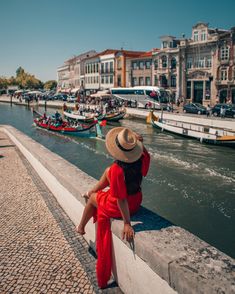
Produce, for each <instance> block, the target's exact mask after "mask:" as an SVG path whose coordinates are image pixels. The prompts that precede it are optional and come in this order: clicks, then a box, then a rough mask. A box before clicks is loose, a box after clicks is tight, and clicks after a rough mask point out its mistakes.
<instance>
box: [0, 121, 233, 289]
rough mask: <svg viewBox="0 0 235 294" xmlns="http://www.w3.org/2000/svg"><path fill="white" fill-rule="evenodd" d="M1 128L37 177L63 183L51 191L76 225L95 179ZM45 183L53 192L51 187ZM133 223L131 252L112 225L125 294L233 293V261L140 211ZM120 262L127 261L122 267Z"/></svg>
mask: <svg viewBox="0 0 235 294" xmlns="http://www.w3.org/2000/svg"><path fill="white" fill-rule="evenodd" d="M3 129H4V131H5V132H6V133H7V134H8V135H9V136H10V138H11V139H12V140H13V141H14V142H15V144H16V145H17V146H18V147H19V149H20V150H21V152H22V153H25V154H24V155H25V156H26V158H27V159H28V160H29V161H31V164H32V165H33V167H34V168H35V169H36V170H37V171H38V172H39V175H40V172H41V173H42V172H43V171H44V172H45V171H46V172H48V175H49V174H51V175H52V180H53V181H55V180H56V181H58V183H57V184H56V185H57V186H59V185H61V189H62V190H59V191H52V193H54V194H55V196H56V197H57V196H58V194H60V195H59V198H58V197H57V200H58V201H59V203H60V204H61V206H62V207H63V208H64V209H65V211H66V213H67V214H68V215H69V217H70V218H71V219H72V220H73V221H74V223H76V222H78V217H79V213H81V210H80V211H79V209H80V208H79V206H77V203H81V202H82V203H83V204H84V199H83V198H82V197H81V195H82V194H83V193H84V192H85V191H86V190H87V189H88V187H90V186H91V185H93V184H94V183H95V182H96V180H95V179H93V178H92V177H90V176H88V175H87V174H85V173H84V172H82V171H81V170H79V169H78V168H77V167H75V166H74V165H72V164H71V163H69V162H67V161H66V160H64V159H63V158H61V157H60V156H58V155H56V154H55V153H52V152H51V151H49V150H48V149H47V148H45V147H44V146H42V145H40V144H39V143H36V142H35V141H33V140H32V139H31V138H29V137H27V136H26V135H24V134H23V133H21V132H20V131H18V130H16V129H15V128H13V127H10V126H3ZM27 152H28V153H27ZM37 162H38V163H37ZM40 176H41V177H42V175H40ZM52 180H51V181H52ZM79 180H81V181H79ZM44 181H47V179H45V178H44ZM48 181H49V177H48ZM78 181H79V184H78ZM46 184H47V185H48V187H49V188H51V189H52V190H53V185H50V183H46ZM54 185H55V183H54ZM62 191H63V192H62ZM63 193H64V195H61V194H63ZM71 196H72V197H75V199H72V200H71V203H72V204H71V205H72V206H73V212H72V211H71V210H72V209H71V206H70V207H69V208H67V206H66V202H69V201H70V198H69V197H71ZM60 197H62V198H63V197H64V198H65V199H64V200H63V201H65V202H63V201H62V202H60V201H61V200H60ZM66 197H67V198H66ZM64 204H65V207H64V206H63V205H64ZM79 205H80V204H79ZM74 214H77V216H76V215H75V216H74ZM132 221H133V224H134V227H135V231H136V238H135V249H134V250H135V251H134V254H133V252H132V251H131V250H130V249H129V245H128V244H125V243H124V242H123V241H121V238H120V233H121V229H122V222H121V221H120V220H113V221H112V231H113V234H114V235H113V240H114V258H115V265H116V269H114V272H115V277H116V280H117V281H118V282H119V285H120V287H121V288H122V290H123V291H124V292H125V293H154V291H155V293H156V289H158V292H157V293H175V291H177V292H178V293H183V294H184V293H226V294H227V293H229V294H230V293H235V274H234V268H235V263H234V260H233V259H232V258H230V257H228V256H227V255H225V254H224V253H222V252H220V251H218V250H217V249H215V248H214V247H212V246H210V245H209V244H207V243H205V242H204V241H202V240H200V239H199V238H197V237H196V236H194V235H192V234H191V233H189V232H187V231H186V230H184V229H182V228H180V227H177V226H175V225H173V224H171V223H170V222H168V221H167V220H165V219H163V218H161V217H160V216H158V215H156V214H154V213H153V212H151V211H149V210H147V209H145V208H143V207H142V208H141V209H140V211H139V212H138V214H136V215H135V216H134V217H133V218H132ZM92 230H93V231H94V226H93V225H92V224H90V229H89V230H88V231H87V234H86V240H87V241H88V242H89V243H90V244H91V245H92V244H93V245H94V242H95V238H94V235H95V233H94V232H91V231H92ZM123 252H125V253H123ZM123 254H125V257H123ZM124 260H130V262H129V263H128V264H125V263H124ZM126 263H127V262H126ZM161 278H162V279H164V280H162V279H161ZM145 279H146V281H145ZM165 281H166V282H167V283H166V282H165ZM156 287H157V288H156ZM173 289H174V290H175V291H174V290H173ZM143 290H144V292H143Z"/></svg>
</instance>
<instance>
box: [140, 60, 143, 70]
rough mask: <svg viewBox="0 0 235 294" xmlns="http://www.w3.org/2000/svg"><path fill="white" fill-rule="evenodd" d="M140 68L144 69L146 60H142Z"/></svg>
mask: <svg viewBox="0 0 235 294" xmlns="http://www.w3.org/2000/svg"><path fill="white" fill-rule="evenodd" d="M140 69H144V62H143V61H140Z"/></svg>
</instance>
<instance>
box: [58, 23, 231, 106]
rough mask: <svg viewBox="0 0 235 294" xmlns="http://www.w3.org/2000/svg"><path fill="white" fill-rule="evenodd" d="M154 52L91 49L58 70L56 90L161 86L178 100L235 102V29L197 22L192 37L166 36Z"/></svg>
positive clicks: (209, 102) (92, 90) (207, 102)
mask: <svg viewBox="0 0 235 294" xmlns="http://www.w3.org/2000/svg"><path fill="white" fill-rule="evenodd" d="M160 40H161V48H160V49H152V50H151V51H147V52H141V51H127V50H123V49H120V50H117V49H107V50H105V51H103V52H100V53H96V52H95V50H91V51H88V52H86V53H84V54H80V55H79V56H75V57H73V58H71V59H69V60H67V61H65V62H64V64H63V66H61V67H59V68H58V70H57V74H58V89H63V90H67V89H69V90H70V91H71V90H73V91H76V90H79V89H82V90H83V89H84V90H86V91H87V92H88V93H89V92H90V93H94V92H96V91H98V90H109V89H111V88H113V87H133V86H159V87H163V88H165V89H167V90H168V91H169V93H170V94H171V97H172V98H173V99H174V100H175V101H176V100H177V99H181V100H183V101H184V103H185V102H195V103H201V104H203V105H208V104H209V105H211V106H212V105H214V104H215V103H218V102H221V103H223V102H228V101H230V102H232V103H235V28H231V29H230V30H222V29H216V28H210V27H209V25H208V24H207V23H198V24H196V25H195V26H193V28H192V36H191V37H190V38H185V36H182V37H181V38H176V37H173V36H162V37H160Z"/></svg>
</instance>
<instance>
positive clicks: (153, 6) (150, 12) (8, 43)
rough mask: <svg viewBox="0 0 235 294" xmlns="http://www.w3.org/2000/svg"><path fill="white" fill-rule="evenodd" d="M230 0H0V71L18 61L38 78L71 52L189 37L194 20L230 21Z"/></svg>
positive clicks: (221, 24) (8, 72) (234, 19)
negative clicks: (162, 37) (164, 36)
mask: <svg viewBox="0 0 235 294" xmlns="http://www.w3.org/2000/svg"><path fill="white" fill-rule="evenodd" d="M234 11H235V1H234V0H223V1H218V0H187V1H186V0H165V1H163V0H161V1H159V0H142V1H140V0H116V1H114V0H0V12H1V13H0V76H5V77H10V76H12V75H13V76H15V72H16V69H17V68H18V67H19V66H21V67H23V68H24V69H25V71H26V72H28V73H30V74H34V75H35V76H36V77H37V78H39V79H40V80H42V81H43V82H45V81H47V80H51V79H56V77H57V74H56V72H57V67H58V66H61V65H62V64H63V62H64V61H65V60H67V59H69V58H71V57H73V56H74V55H79V54H81V53H83V52H86V51H89V50H92V49H94V50H96V51H97V52H101V51H103V50H105V49H108V48H109V49H120V48H123V49H126V50H136V51H140V50H141V51H142V50H143V51H148V50H151V49H152V48H159V47H160V39H159V37H160V36H162V35H173V36H175V37H181V36H182V34H185V36H186V37H190V36H191V31H192V26H193V25H195V24H196V23H198V22H206V23H209V26H210V27H213V28H215V27H216V28H222V29H230V28H231V27H234V26H235V13H234Z"/></svg>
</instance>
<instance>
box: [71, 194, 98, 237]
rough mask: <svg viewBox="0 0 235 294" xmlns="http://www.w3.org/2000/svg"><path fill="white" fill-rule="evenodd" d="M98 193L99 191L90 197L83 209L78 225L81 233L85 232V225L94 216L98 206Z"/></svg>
mask: <svg viewBox="0 0 235 294" xmlns="http://www.w3.org/2000/svg"><path fill="white" fill-rule="evenodd" d="M96 195H97V193H92V194H91V196H90V198H89V199H88V201H87V204H86V206H85V209H84V211H83V214H82V219H81V221H80V224H79V225H78V226H77V227H76V231H77V232H78V233H79V234H81V235H84V234H85V226H86V224H87V223H88V221H89V220H90V219H91V218H92V216H93V215H94V212H95V210H96V207H97V201H96Z"/></svg>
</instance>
